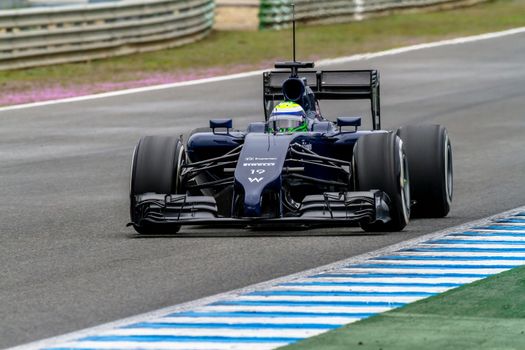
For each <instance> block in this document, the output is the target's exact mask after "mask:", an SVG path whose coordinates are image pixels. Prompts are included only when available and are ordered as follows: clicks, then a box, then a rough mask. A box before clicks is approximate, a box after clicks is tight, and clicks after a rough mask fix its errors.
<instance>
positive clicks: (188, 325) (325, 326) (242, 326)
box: [122, 322, 337, 329]
mask: <svg viewBox="0 0 525 350" xmlns="http://www.w3.org/2000/svg"><path fill="white" fill-rule="evenodd" d="M122 328H123V329H133V328H154V329H157V328H158V329H163V328H238V329H270V328H277V329H296V328H305V329H332V328H337V326H336V325H333V324H325V323H300V324H296V323H279V324H267V323H239V324H232V323H158V322H157V323H154V322H151V323H147V322H144V323H136V324H132V325H129V326H126V327H122Z"/></svg>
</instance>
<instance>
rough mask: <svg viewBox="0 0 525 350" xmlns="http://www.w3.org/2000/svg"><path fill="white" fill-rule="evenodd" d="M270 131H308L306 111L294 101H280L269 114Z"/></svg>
mask: <svg viewBox="0 0 525 350" xmlns="http://www.w3.org/2000/svg"><path fill="white" fill-rule="evenodd" d="M269 122H270V125H269V127H270V131H271V132H273V131H274V130H275V131H276V132H301V131H308V124H307V122H306V113H305V111H304V109H303V107H301V106H300V105H298V104H297V103H295V102H281V103H279V104H278V105H277V106H275V108H274V109H273V111H272V114H271V115H270V119H269Z"/></svg>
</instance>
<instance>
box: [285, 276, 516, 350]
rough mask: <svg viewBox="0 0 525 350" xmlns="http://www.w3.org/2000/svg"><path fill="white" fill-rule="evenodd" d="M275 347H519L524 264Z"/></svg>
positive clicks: (388, 349) (289, 349)
mask: <svg viewBox="0 0 525 350" xmlns="http://www.w3.org/2000/svg"><path fill="white" fill-rule="evenodd" d="M281 349H283V350H304V349H316V350H317V349H319V350H347V349H360V350H372V349H373V350H380V349H381V350H411V349H425V350H427V349H428V350H434V349H435V350H448V349H451V350H452V349H461V350H466V349H491V350H494V349H520V350H522V349H525V267H520V268H516V269H513V270H510V271H507V272H504V273H501V274H498V275H495V276H492V277H490V278H487V279H485V280H481V281H478V282H475V283H472V284H469V285H466V286H463V287H460V288H458V289H454V290H451V291H449V292H446V293H443V294H440V295H438V296H435V297H432V298H428V299H424V300H421V301H419V302H416V303H413V304H409V305H407V306H405V307H403V308H400V309H396V310H392V311H389V312H387V313H384V314H381V315H378V316H375V317H371V318H369V319H365V320H362V321H359V322H356V323H354V324H350V325H348V326H346V327H343V328H340V329H337V330H335V331H332V332H328V333H325V334H322V335H319V336H317V337H313V338H310V339H306V340H304V341H302V342H299V343H297V344H293V345H290V346H287V347H284V348H281Z"/></svg>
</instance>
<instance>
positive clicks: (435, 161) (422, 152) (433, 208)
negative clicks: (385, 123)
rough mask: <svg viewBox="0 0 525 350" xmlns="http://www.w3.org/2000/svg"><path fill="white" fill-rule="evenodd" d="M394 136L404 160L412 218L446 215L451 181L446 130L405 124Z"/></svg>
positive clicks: (449, 200) (451, 191)
mask: <svg viewBox="0 0 525 350" xmlns="http://www.w3.org/2000/svg"><path fill="white" fill-rule="evenodd" d="M397 135H398V136H399V137H400V138H401V139H402V140H403V143H404V145H405V152H406V154H407V157H408V164H409V166H408V168H409V176H410V179H411V183H410V196H411V198H412V200H413V201H414V205H413V207H412V217H427V218H441V217H445V216H447V214H448V213H449V211H450V205H451V204H452V196H453V180H454V176H453V175H454V172H453V166H452V144H451V143H450V139H449V137H448V133H447V129H446V128H445V127H443V126H441V125H408V126H403V127H401V128H399V129H398V131H397Z"/></svg>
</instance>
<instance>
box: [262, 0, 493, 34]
mask: <svg viewBox="0 0 525 350" xmlns="http://www.w3.org/2000/svg"><path fill="white" fill-rule="evenodd" d="M481 1H483V0H322V1H319V0H261V5H260V11H259V27H260V28H274V29H279V28H282V27H286V26H288V25H289V24H290V23H291V20H292V8H291V6H290V5H291V4H292V3H294V4H295V11H296V18H297V19H298V20H300V21H301V22H308V23H323V22H325V23H326V22H332V23H333V22H344V21H349V20H360V19H362V18H363V17H364V16H366V15H367V14H373V13H378V12H384V11H389V10H395V9H403V8H416V7H426V6H439V5H444V6H449V7H457V6H465V5H469V4H472V3H477V2H481Z"/></svg>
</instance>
